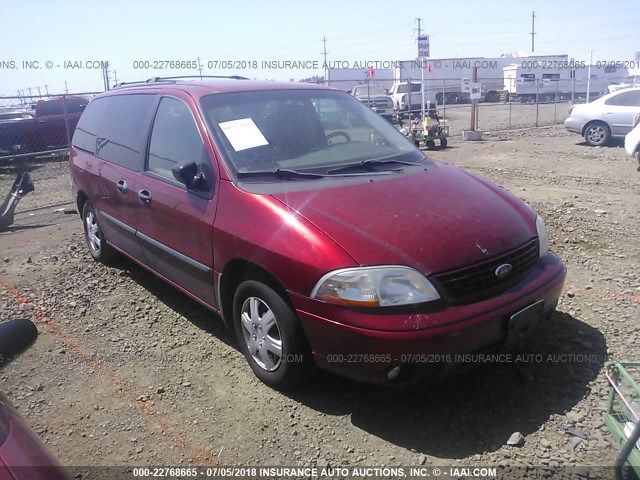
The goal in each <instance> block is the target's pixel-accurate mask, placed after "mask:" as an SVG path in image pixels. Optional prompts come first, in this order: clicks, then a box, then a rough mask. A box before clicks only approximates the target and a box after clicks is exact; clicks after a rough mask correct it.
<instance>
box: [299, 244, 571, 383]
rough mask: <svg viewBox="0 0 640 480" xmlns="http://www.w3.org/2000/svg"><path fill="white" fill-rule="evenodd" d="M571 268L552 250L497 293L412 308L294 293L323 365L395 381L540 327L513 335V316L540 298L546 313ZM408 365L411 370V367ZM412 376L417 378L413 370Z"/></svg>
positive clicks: (435, 371) (432, 371) (505, 344)
mask: <svg viewBox="0 0 640 480" xmlns="http://www.w3.org/2000/svg"><path fill="white" fill-rule="evenodd" d="M565 275H566V269H565V267H564V265H563V264H562V262H561V261H560V259H559V258H558V257H556V256H555V255H554V254H552V253H549V254H547V255H546V256H545V257H544V258H543V259H541V261H539V262H538V264H537V265H536V266H535V267H534V268H533V269H532V270H531V271H530V272H529V274H527V276H525V277H524V278H523V279H522V280H521V281H520V282H519V283H518V284H516V285H515V286H514V287H512V288H510V289H509V290H507V291H506V292H503V293H502V294H500V295H499V296H497V297H494V298H491V299H488V300H484V301H482V302H477V303H474V304H469V305H460V306H450V305H440V306H429V304H427V306H426V307H423V308H422V310H416V311H413V312H409V311H405V312H391V313H386V312H383V313H377V312H376V313H371V311H367V310H365V309H345V308H340V307H336V306H332V305H328V304H325V303H323V302H319V301H317V300H313V299H310V298H307V297H302V296H298V295H295V294H291V293H290V295H291V299H292V300H293V303H294V305H295V307H296V311H297V313H298V316H299V318H300V321H301V323H302V326H303V329H304V331H305V334H306V336H307V339H308V341H309V344H310V346H311V350H312V352H313V355H314V358H315V360H316V363H317V364H318V366H319V367H321V368H323V369H326V370H330V371H332V372H334V373H337V374H341V375H344V376H348V377H351V378H354V379H357V380H362V381H368V382H374V383H390V380H389V379H388V376H387V375H388V373H389V371H390V370H391V369H392V368H394V367H398V366H399V367H400V370H401V372H402V374H401V375H399V376H398V377H397V378H396V379H395V381H410V380H414V379H415V378H419V377H421V376H425V375H431V376H433V377H436V376H438V375H439V374H440V373H442V372H443V371H444V370H446V369H447V366H448V365H447V364H450V363H456V362H454V360H455V359H456V357H457V356H458V355H459V354H466V353H475V352H483V351H494V350H501V349H508V348H509V347H510V346H512V345H513V344H514V338H516V337H517V338H518V341H519V340H521V339H523V338H526V337H528V336H529V335H531V334H532V333H533V331H534V329H533V328H532V329H528V328H527V331H526V332H524V331H523V332H522V333H523V334H522V335H513V332H509V331H508V330H509V321H510V318H511V316H512V315H513V314H514V313H516V312H519V311H521V310H522V309H524V308H525V307H527V306H529V305H532V304H534V303H536V302H538V301H540V300H542V301H543V302H544V309H543V310H542V311H541V312H540V317H548V316H549V315H550V314H551V312H552V311H553V309H554V308H555V306H556V305H557V302H558V298H559V297H560V294H561V292H562V288H563V286H564V280H565ZM407 372H409V373H410V374H409V375H408V374H407ZM408 377H411V378H408Z"/></svg>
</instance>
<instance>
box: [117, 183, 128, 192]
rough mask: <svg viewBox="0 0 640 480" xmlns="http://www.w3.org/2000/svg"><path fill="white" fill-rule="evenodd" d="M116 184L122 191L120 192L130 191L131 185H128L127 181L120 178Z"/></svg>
mask: <svg viewBox="0 0 640 480" xmlns="http://www.w3.org/2000/svg"><path fill="white" fill-rule="evenodd" d="M116 185H117V187H118V190H119V191H120V193H127V191H129V187H128V186H127V182H125V181H124V180H118V183H117V184H116Z"/></svg>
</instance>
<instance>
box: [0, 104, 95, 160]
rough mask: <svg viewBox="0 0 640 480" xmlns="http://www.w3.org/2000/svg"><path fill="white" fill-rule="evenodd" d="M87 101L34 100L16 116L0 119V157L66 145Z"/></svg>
mask: <svg viewBox="0 0 640 480" xmlns="http://www.w3.org/2000/svg"><path fill="white" fill-rule="evenodd" d="M87 103H89V100H88V99H86V98H84V97H78V96H66V97H64V103H63V97H57V98H49V99H42V100H38V101H37V102H36V104H35V108H34V109H32V110H30V111H26V112H24V114H22V115H20V116H18V118H7V119H5V120H2V119H0V156H6V155H16V154H21V153H32V152H43V151H47V150H56V149H59V148H65V147H68V146H69V140H68V139H69V138H71V137H72V136H73V132H74V130H75V128H76V125H77V124H78V120H79V119H80V114H81V113H82V111H83V110H84V109H85V107H86V106H87Z"/></svg>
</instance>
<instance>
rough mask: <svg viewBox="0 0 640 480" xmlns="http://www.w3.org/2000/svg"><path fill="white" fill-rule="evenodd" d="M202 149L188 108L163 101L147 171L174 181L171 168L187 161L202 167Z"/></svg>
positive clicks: (164, 99)
mask: <svg viewBox="0 0 640 480" xmlns="http://www.w3.org/2000/svg"><path fill="white" fill-rule="evenodd" d="M203 149H204V143H203V141H202V137H200V133H199V131H198V127H197V126H196V123H195V120H194V119H193V115H191V110H189V107H187V105H186V104H184V103H183V102H182V101H180V100H177V99H175V98H169V97H165V98H163V99H162V100H161V101H160V106H159V107H158V112H157V113H156V118H155V120H154V122H153V132H152V134H151V143H150V145H149V166H148V170H149V171H150V172H153V173H155V174H156V175H161V176H163V177H167V178H170V179H172V180H173V173H172V172H171V169H172V168H173V167H174V166H176V165H177V164H180V163H184V162H195V163H196V164H201V162H202V156H203V151H204V150H203Z"/></svg>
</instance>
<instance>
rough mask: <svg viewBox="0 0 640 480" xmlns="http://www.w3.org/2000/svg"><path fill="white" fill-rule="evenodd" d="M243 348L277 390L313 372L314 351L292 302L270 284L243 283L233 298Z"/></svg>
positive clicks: (256, 370)
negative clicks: (308, 342)
mask: <svg viewBox="0 0 640 480" xmlns="http://www.w3.org/2000/svg"><path fill="white" fill-rule="evenodd" d="M233 321H234V326H235V332H236V338H237V339H238V343H239V345H240V350H241V351H242V353H243V354H244V356H245V358H246V359H247V362H249V366H250V367H251V370H253V373H254V374H255V375H256V377H258V378H259V379H260V380H261V381H262V382H264V383H265V384H267V385H269V386H270V387H273V388H277V389H288V388H293V387H295V386H297V385H299V384H300V383H301V382H302V381H303V380H305V378H306V377H307V376H308V375H309V374H310V373H311V370H312V367H313V361H312V360H311V352H310V349H309V348H308V346H307V342H306V339H305V336H304V333H303V331H302V328H301V326H300V322H299V321H298V318H297V316H296V314H295V312H294V311H293V309H292V308H291V307H290V306H289V304H288V303H287V302H286V301H285V300H284V299H283V298H282V296H280V294H278V293H277V292H276V291H275V290H273V289H272V288H271V287H270V286H267V285H266V284H264V283H262V282H260V281H256V280H246V281H244V282H242V283H241V284H240V285H239V286H238V289H237V290H236V294H235V297H234V301H233Z"/></svg>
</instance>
